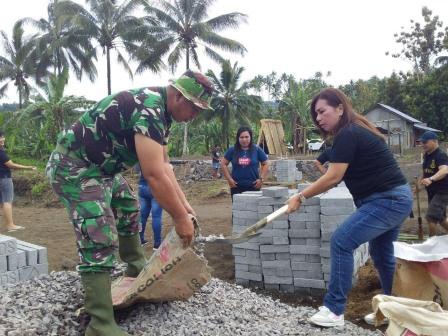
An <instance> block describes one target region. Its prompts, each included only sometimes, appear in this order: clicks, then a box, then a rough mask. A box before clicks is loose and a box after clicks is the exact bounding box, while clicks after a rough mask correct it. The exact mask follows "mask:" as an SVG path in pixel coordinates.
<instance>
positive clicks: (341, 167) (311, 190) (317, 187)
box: [288, 163, 348, 213]
mask: <svg viewBox="0 0 448 336" xmlns="http://www.w3.org/2000/svg"><path fill="white" fill-rule="evenodd" d="M347 168H348V163H330V165H329V167H328V170H327V172H326V173H325V174H324V175H323V176H321V177H320V178H319V179H318V180H317V181H316V182H314V183H312V184H311V185H310V186H309V187H307V188H305V189H304V190H303V191H302V192H300V193H299V194H302V195H303V196H304V197H305V198H310V197H313V196H316V195H319V194H322V193H323V192H325V191H327V190H329V189H331V188H333V187H334V186H335V185H336V184H338V183H339V182H341V180H342V178H343V177H344V174H345V171H346V170H347ZM299 194H297V195H294V196H292V197H291V198H290V199H289V200H288V213H290V212H293V211H296V210H297V209H298V208H299V207H300V205H301V201H300V195H299Z"/></svg>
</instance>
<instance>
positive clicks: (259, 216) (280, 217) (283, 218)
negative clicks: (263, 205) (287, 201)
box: [258, 204, 288, 221]
mask: <svg viewBox="0 0 448 336" xmlns="http://www.w3.org/2000/svg"><path fill="white" fill-rule="evenodd" d="M283 205H284V204H283ZM283 205H281V206H279V207H278V209H279V208H281V207H282V206H283ZM278 209H275V207H274V211H276V210H278ZM271 213H272V212H270V213H266V212H259V213H258V219H262V218H265V217H267V216H268V215H270V214H271ZM276 220H279V221H280V220H281V221H287V220H288V215H286V214H285V215H281V216H279V217H277V219H276Z"/></svg>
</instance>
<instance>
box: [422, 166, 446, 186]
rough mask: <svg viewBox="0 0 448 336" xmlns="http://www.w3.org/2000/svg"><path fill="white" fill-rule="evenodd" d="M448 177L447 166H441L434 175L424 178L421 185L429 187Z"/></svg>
mask: <svg viewBox="0 0 448 336" xmlns="http://www.w3.org/2000/svg"><path fill="white" fill-rule="evenodd" d="M447 175H448V166H447V165H441V166H439V170H438V171H437V173H435V174H434V175H432V176H430V177H427V178H424V179H422V180H421V182H420V183H421V184H423V185H424V186H425V187H427V186H430V185H431V184H432V183H433V182H437V181H440V180H441V179H443V178H444V177H445V176H447Z"/></svg>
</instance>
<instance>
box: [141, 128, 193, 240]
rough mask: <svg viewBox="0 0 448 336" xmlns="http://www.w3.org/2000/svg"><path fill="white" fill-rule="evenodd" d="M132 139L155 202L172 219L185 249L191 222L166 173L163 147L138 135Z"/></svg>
mask: <svg viewBox="0 0 448 336" xmlns="http://www.w3.org/2000/svg"><path fill="white" fill-rule="evenodd" d="M134 138H135V149H136V152H137V157H138V160H139V162H140V168H141V172H142V174H143V176H144V178H145V179H146V181H147V182H148V184H149V186H150V187H151V190H152V192H153V194H154V196H155V198H156V200H157V202H158V203H159V204H160V206H161V207H162V208H163V209H165V210H166V211H167V212H168V213H169V214H170V215H171V217H172V218H173V220H174V225H175V229H176V232H177V234H178V235H179V237H180V238H181V239H182V241H183V244H184V247H187V246H188V245H190V244H191V241H192V239H193V234H194V227H193V222H192V221H191V219H190V217H189V215H188V212H187V210H186V209H185V206H184V204H183V202H182V200H181V199H180V197H179V195H178V193H177V190H176V186H175V184H174V183H173V182H172V178H171V177H170V176H169V175H168V173H167V170H168V169H167V166H168V165H167V164H166V162H165V154H164V149H163V146H162V145H161V144H159V143H157V142H156V141H154V140H152V139H151V138H149V137H147V136H145V135H142V134H139V133H137V134H135V136H134Z"/></svg>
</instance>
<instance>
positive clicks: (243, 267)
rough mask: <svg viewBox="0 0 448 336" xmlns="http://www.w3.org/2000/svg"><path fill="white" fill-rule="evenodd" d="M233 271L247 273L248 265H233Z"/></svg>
mask: <svg viewBox="0 0 448 336" xmlns="http://www.w3.org/2000/svg"><path fill="white" fill-rule="evenodd" d="M235 271H242V272H249V265H247V264H235Z"/></svg>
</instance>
